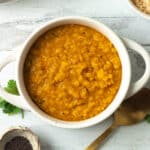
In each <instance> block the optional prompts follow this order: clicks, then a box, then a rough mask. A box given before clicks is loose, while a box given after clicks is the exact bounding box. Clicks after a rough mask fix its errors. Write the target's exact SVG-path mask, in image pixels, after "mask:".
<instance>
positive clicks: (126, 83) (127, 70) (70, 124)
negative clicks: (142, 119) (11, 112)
mask: <svg viewBox="0 0 150 150" xmlns="http://www.w3.org/2000/svg"><path fill="white" fill-rule="evenodd" d="M66 21H70V22H72V24H75V22H74V21H78V22H79V21H80V22H84V23H85V24H86V25H87V26H88V27H91V28H94V27H93V26H97V28H101V30H102V29H103V30H105V31H107V32H108V33H109V34H110V37H111V38H112V39H110V37H108V36H107V35H105V34H104V33H103V32H102V33H103V34H104V35H105V36H106V37H107V38H108V39H109V40H110V41H111V42H112V43H113V44H114V45H115V47H116V45H117V44H118V45H117V47H120V49H121V50H120V52H119V50H118V48H117V51H118V53H119V57H120V54H121V56H122V59H121V58H120V60H121V63H123V64H122V65H123V67H122V80H121V84H120V88H119V90H118V92H117V94H116V97H115V98H114V99H113V101H112V103H111V104H109V106H108V107H107V108H106V109H105V110H104V111H103V112H101V113H100V114H98V115H96V116H94V117H92V118H89V119H86V120H82V121H63V120H60V119H57V118H53V117H51V116H49V115H47V114H46V113H44V112H43V111H41V110H40V109H39V108H38V106H37V105H36V104H34V102H33V101H32V100H31V98H30V97H29V95H28V93H27V91H26V88H25V85H24V80H23V65H24V62H23V61H22V60H25V57H26V54H27V53H28V50H29V49H30V47H31V46H32V44H33V43H34V41H35V40H36V39H37V38H38V37H39V36H41V35H42V34H43V33H44V32H46V31H47V30H49V29H51V28H54V27H56V24H57V23H58V24H59V23H60V24H59V25H58V26H60V25H62V24H61V22H66ZM65 24H69V23H68V22H67V23H65ZM77 24H80V23H77ZM85 24H82V25H85ZM94 29H96V27H95V28H94ZM96 30H98V29H96ZM99 32H100V31H99ZM114 41H116V42H114ZM123 60H124V61H123ZM20 70H21V71H20ZM16 71H17V72H16V74H17V78H18V79H17V85H18V87H19V88H18V89H19V93H20V95H21V97H22V98H23V99H24V100H25V101H26V103H27V104H28V105H29V106H30V109H31V111H32V112H33V113H34V114H36V115H37V116H38V117H39V118H41V119H42V120H44V121H46V122H48V123H49V124H51V125H54V126H57V127H62V128H71V129H77V128H85V127H89V126H93V125H95V124H98V123H99V122H102V121H104V120H105V119H107V118H108V117H110V116H111V115H112V114H113V113H114V111H115V110H116V109H117V108H118V107H119V105H120V104H121V103H122V101H123V99H124V98H125V97H126V95H127V92H128V90H129V87H130V83H131V63H130V59H129V54H128V52H127V49H126V47H125V45H124V43H123V42H122V40H121V39H120V38H119V37H118V36H117V34H115V33H114V32H113V31H112V30H111V29H110V28H109V27H107V26H106V25H104V24H103V23H101V22H99V21H96V20H94V19H90V18H87V17H80V16H68V17H60V18H57V19H53V20H51V21H49V22H47V23H46V24H44V25H42V27H40V28H38V29H37V30H36V31H35V32H33V33H32V34H31V35H30V37H29V38H28V39H27V40H26V42H25V43H24V46H23V49H22V51H20V54H19V57H18V59H17V70H16ZM123 78H124V79H123Z"/></svg>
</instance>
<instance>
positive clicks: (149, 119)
mask: <svg viewBox="0 0 150 150" xmlns="http://www.w3.org/2000/svg"><path fill="white" fill-rule="evenodd" d="M145 119H146V121H147V122H148V123H150V115H147V116H146V118H145Z"/></svg>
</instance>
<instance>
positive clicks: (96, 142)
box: [85, 123, 117, 150]
mask: <svg viewBox="0 0 150 150" xmlns="http://www.w3.org/2000/svg"><path fill="white" fill-rule="evenodd" d="M116 128H117V125H116V124H115V123H113V124H112V125H111V126H110V127H109V128H108V129H107V130H106V131H105V132H104V133H103V134H102V135H100V136H99V137H97V139H95V140H94V141H93V142H92V143H91V144H90V145H89V146H88V147H87V148H86V149H85V150H96V149H97V148H98V147H99V145H100V144H102V143H103V142H104V140H105V139H106V138H107V137H108V136H109V135H110V134H111V133H112V131H113V130H114V129H116Z"/></svg>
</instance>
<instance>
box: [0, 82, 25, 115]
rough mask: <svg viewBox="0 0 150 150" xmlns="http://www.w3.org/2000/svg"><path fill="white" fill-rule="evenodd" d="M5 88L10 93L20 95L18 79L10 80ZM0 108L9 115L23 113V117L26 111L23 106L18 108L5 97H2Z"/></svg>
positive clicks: (0, 98)
mask: <svg viewBox="0 0 150 150" xmlns="http://www.w3.org/2000/svg"><path fill="white" fill-rule="evenodd" d="M4 90H5V91H7V92H8V93H10V94H14V95H19V92H18V89H17V85H16V81H15V80H9V81H8V83H7V86H6V87H4ZM0 108H1V109H2V111H3V113H5V114H8V115H16V114H19V113H20V114H21V115H22V118H23V117H24V112H23V110H22V109H21V108H18V107H16V106H14V105H12V104H10V103H8V102H6V100H5V99H3V98H2V97H0Z"/></svg>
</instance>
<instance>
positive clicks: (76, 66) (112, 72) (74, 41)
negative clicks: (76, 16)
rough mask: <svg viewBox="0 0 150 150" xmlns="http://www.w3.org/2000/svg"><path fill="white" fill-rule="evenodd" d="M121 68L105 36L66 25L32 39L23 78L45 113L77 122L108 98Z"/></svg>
mask: <svg viewBox="0 0 150 150" xmlns="http://www.w3.org/2000/svg"><path fill="white" fill-rule="evenodd" d="M121 67H122V66H121V62H120V59H119V56H118V53H117V51H116V49H115V47H114V46H113V44H112V43H111V42H110V41H109V40H108V39H107V38H106V37H105V36H104V35H103V34H101V33H99V32H97V31H96V30H94V29H91V28H89V27H86V26H82V25H76V24H71V25H69V24H67V25H62V26H59V27H56V28H53V29H51V30H49V31H47V32H46V33H45V34H43V35H42V36H40V37H39V38H38V39H37V40H36V42H35V43H34V44H33V46H32V47H31V49H30V51H29V53H28V55H27V57H26V60H25V64H24V81H25V85H26V88H27V91H28V93H29V95H30V97H31V99H32V100H33V101H34V103H35V104H37V105H38V107H39V108H40V109H41V110H43V111H44V112H45V113H46V114H48V115H50V116H53V117H55V118H57V119H61V120H65V121H79V120H85V119H88V118H91V117H93V116H95V115H97V114H99V113H100V112H102V111H103V110H104V109H106V107H107V106H108V105H109V104H110V103H111V102H112V100H113V99H114V97H115V95H116V93H117V91H118V89H119V87H120V82H121V76H122V68H121Z"/></svg>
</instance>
